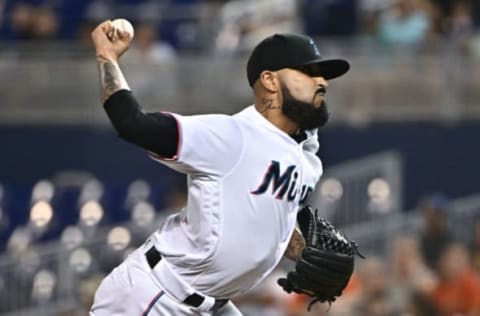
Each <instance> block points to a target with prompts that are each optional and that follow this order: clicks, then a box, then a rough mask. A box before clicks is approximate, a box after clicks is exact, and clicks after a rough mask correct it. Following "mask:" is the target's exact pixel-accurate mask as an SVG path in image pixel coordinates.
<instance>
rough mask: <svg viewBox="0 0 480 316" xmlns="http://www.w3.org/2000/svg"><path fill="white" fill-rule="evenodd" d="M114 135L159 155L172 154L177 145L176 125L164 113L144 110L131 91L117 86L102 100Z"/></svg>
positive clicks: (173, 120)
mask: <svg viewBox="0 0 480 316" xmlns="http://www.w3.org/2000/svg"><path fill="white" fill-rule="evenodd" d="M104 108H105V111H106V112H107V115H108V117H109V119H110V121H111V122H112V125H113V126H114V128H115V129H116V131H117V133H118V136H119V137H120V138H122V139H124V140H126V141H127V142H130V143H133V144H135V145H138V146H140V147H142V148H144V149H146V150H148V151H150V152H153V153H155V154H157V155H158V156H160V157H163V158H173V157H174V156H175V154H176V152H177V146H178V141H179V137H178V126H177V122H176V120H175V118H174V117H173V116H172V115H169V114H166V113H158V112H157V113H145V112H143V111H142V109H141V107H140V105H139V103H138V101H137V100H136V99H135V97H134V96H133V94H132V92H131V91H128V90H120V91H117V92H115V93H114V94H112V95H111V96H110V97H109V98H108V99H107V100H106V101H105V103H104Z"/></svg>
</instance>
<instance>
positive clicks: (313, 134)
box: [238, 105, 319, 153]
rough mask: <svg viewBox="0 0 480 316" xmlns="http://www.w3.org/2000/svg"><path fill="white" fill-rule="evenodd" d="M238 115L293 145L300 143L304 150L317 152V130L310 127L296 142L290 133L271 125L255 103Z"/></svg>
mask: <svg viewBox="0 0 480 316" xmlns="http://www.w3.org/2000/svg"><path fill="white" fill-rule="evenodd" d="M238 115H240V116H242V117H245V118H246V119H248V120H249V121H251V122H254V123H255V124H260V125H261V126H264V127H265V128H268V129H269V130H271V131H273V132H275V133H276V134H279V135H281V137H283V138H284V139H285V140H286V141H288V142H290V143H292V144H295V145H297V146H298V145H301V146H302V147H303V148H304V150H307V151H310V152H315V153H316V152H317V151H318V148H319V144H318V137H317V133H318V130H317V129H316V128H315V129H312V130H307V131H305V133H306V135H307V137H306V139H304V140H302V141H301V142H299V143H297V141H295V139H293V138H292V137H291V136H290V135H288V134H287V133H285V132H284V131H282V130H281V129H279V128H278V127H276V126H275V125H273V124H272V123H271V122H270V121H269V120H267V119H266V118H265V117H264V116H263V115H262V114H260V113H259V112H258V111H257V109H256V108H255V105H250V106H248V107H246V108H245V109H243V110H242V111H241V112H240V113H238Z"/></svg>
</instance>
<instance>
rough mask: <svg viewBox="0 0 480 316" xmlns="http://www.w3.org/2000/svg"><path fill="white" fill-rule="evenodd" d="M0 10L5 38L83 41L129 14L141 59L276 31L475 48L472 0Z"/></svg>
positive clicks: (112, 3)
mask: <svg viewBox="0 0 480 316" xmlns="http://www.w3.org/2000/svg"><path fill="white" fill-rule="evenodd" d="M0 8H1V9H2V14H1V16H0V22H1V25H2V28H1V33H0V36H1V38H2V39H4V40H8V41H11V40H13V41H18V40H20V41H22V40H28V41H32V40H33V41H42V42H45V41H54V40H62V41H78V42H80V43H83V44H84V45H87V46H88V45H90V41H89V34H90V31H91V29H92V27H93V26H94V25H96V24H98V23H99V22H100V21H103V20H105V19H108V18H112V16H122V17H126V18H128V19H130V20H132V21H134V22H135V24H136V28H137V39H138V41H137V46H138V48H139V50H140V51H142V52H143V53H144V54H143V57H146V56H147V55H148V58H151V59H152V60H154V61H160V60H163V59H168V58H172V57H173V56H175V55H176V54H189V53H197V54H198V53H212V52H218V53H228V54H235V53H238V52H243V51H248V50H249V49H250V48H251V47H252V46H253V45H255V43H257V42H258V40H259V39H262V38H263V37H265V35H268V34H271V33H272V32H281V31H299V32H303V33H306V34H309V35H311V36H315V37H318V36H321V37H322V38H325V37H331V38H337V39H344V38H353V37H355V38H356V40H358V41H378V42H379V43H382V44H384V45H387V46H390V45H393V46H396V45H400V46H405V45H407V46H414V47H415V48H416V49H427V50H429V49H432V48H433V47H436V46H437V45H438V44H439V43H440V42H441V40H443V39H448V40H449V41H450V42H452V43H454V44H458V45H459V49H462V50H465V52H467V51H468V52H471V53H475V54H480V53H479V48H478V45H479V44H478V38H477V36H476V35H477V34H476V30H477V29H478V27H479V26H480V4H479V3H478V1H474V0H329V1H318V0H302V1H298V0H278V1H275V0H258V1H254V0H250V1H248V0H234V1H220V0H84V1H83V0H71V1H64V0H11V1H8V0H2V1H1V2H0ZM206 20H210V21H212V20H215V23H209V22H208V21H206ZM147 51H148V52H147Z"/></svg>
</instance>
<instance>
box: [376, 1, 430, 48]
mask: <svg viewBox="0 0 480 316" xmlns="http://www.w3.org/2000/svg"><path fill="white" fill-rule="evenodd" d="M430 30H431V16H430V12H429V11H428V8H427V5H426V4H425V3H424V2H423V0H396V1H395V3H394V5H393V6H391V7H390V8H389V9H387V10H385V11H384V12H382V13H381V15H380V18H379V26H378V32H379V37H380V39H381V40H382V41H383V42H384V43H386V44H390V45H400V46H402V45H408V46H411V45H420V44H422V43H423V42H424V41H425V40H426V39H427V37H428V35H429V32H430Z"/></svg>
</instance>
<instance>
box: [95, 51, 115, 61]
mask: <svg viewBox="0 0 480 316" xmlns="http://www.w3.org/2000/svg"><path fill="white" fill-rule="evenodd" d="M96 59H97V62H99V63H105V62H112V63H114V64H118V57H117V56H115V55H113V54H111V53H105V52H102V51H97V53H96Z"/></svg>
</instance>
